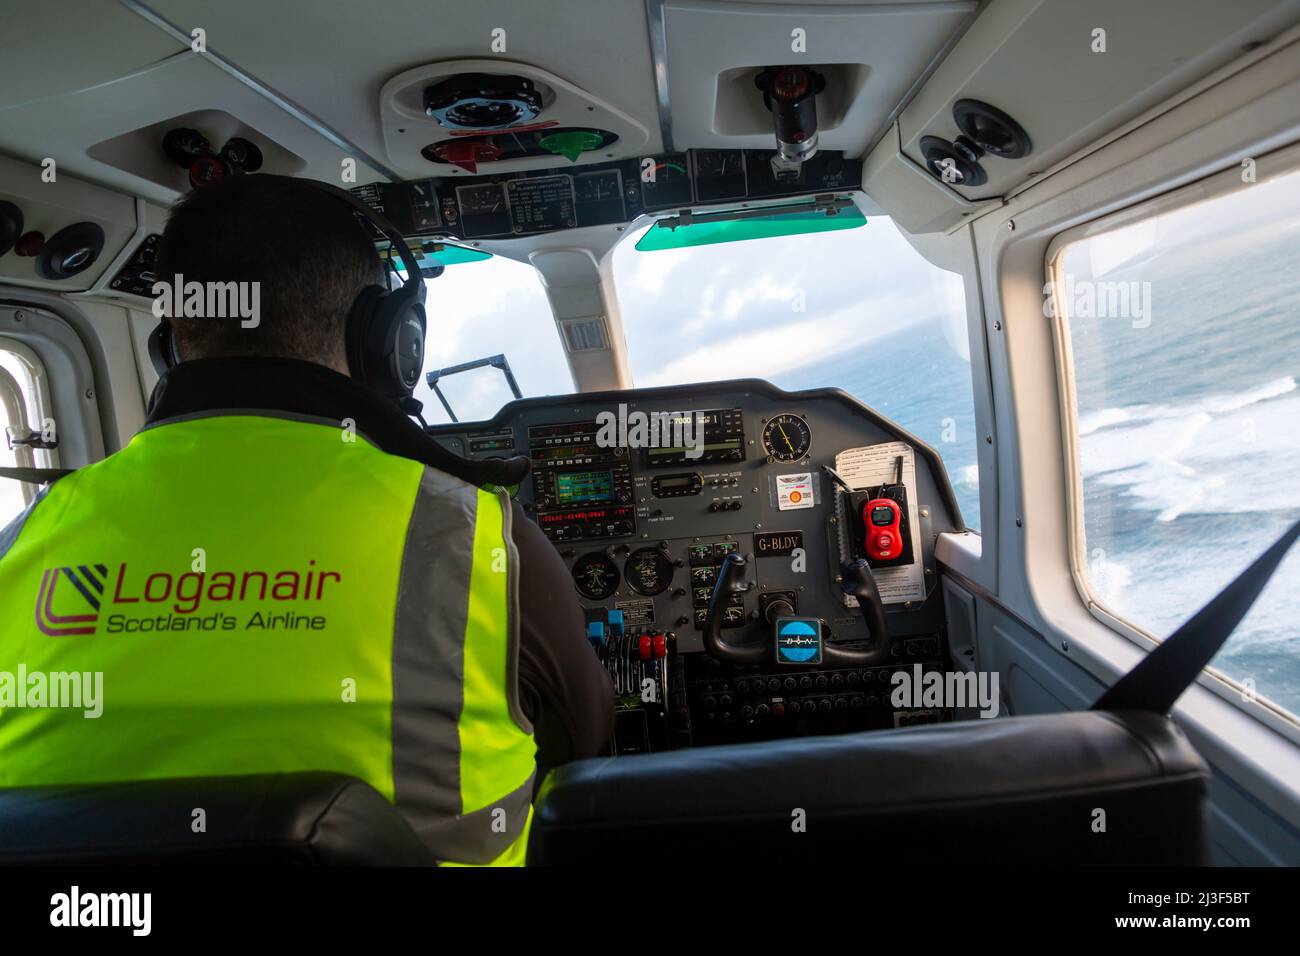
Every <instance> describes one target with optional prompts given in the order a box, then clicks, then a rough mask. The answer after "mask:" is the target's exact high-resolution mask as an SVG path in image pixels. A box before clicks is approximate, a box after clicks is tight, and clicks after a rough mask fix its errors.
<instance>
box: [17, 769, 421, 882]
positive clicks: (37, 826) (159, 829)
mask: <svg viewBox="0 0 1300 956" xmlns="http://www.w3.org/2000/svg"><path fill="white" fill-rule="evenodd" d="M433 862H434V861H433V859H432V858H431V857H430V855H429V852H428V851H427V850H426V849H425V848H424V846H423V845H422V844H421V842H420V839H419V838H418V837H417V836H416V835H415V832H414V831H413V830H412V829H411V828H410V826H408V825H407V823H406V821H405V820H404V819H403V818H402V816H401V814H400V813H399V812H398V811H397V808H396V807H394V806H393V805H392V804H391V803H389V802H388V801H387V800H386V799H384V797H383V796H382V795H381V794H380V793H379V791H377V790H375V789H374V788H373V787H372V786H370V785H369V784H368V783H365V782H364V781H361V780H358V779H356V778H355V777H349V776H347V775H345V774H340V773H323V772H306V773H270V774H256V775H250V776H231V777H194V778H188V779H176V780H142V781H137V782H130V783H96V784H82V785H76V786H52V787H15V788H12V789H0V865H2V866H14V865H21V864H39V865H84V864H173V865H185V864H207V865H211V864H217V865H221V864H238V865H268V864H270V865H277V864H278V865H285V864H290V865H305V866H335V865H345V866H368V865H375V866H379V865H387V866H393V865H413V866H420V865H425V866H427V865H431V864H432V863H433Z"/></svg>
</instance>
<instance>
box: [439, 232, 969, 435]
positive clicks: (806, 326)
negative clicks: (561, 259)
mask: <svg viewBox="0 0 1300 956" xmlns="http://www.w3.org/2000/svg"><path fill="white" fill-rule="evenodd" d="M640 234H641V233H640V232H639V231H638V232H634V233H631V234H630V235H629V236H628V238H627V239H625V240H624V241H623V242H622V243H621V244H620V245H619V247H618V248H617V249H616V250H615V252H614V259H613V270H614V279H615V285H616V288H617V290H618V298H619V306H620V309H621V311H622V315H623V324H624V331H625V333H626V337H627V343H628V349H629V354H630V356H631V362H632V372H633V377H634V380H635V384H636V385H638V386H648V385H666V384H680V383H685V382H699V381H710V380H716V379H723V378H739V377H749V376H757V377H759V378H767V377H770V376H773V375H776V374H778V373H780V372H782V371H785V370H787V369H791V368H797V367H799V366H801V365H806V364H808V363H810V362H814V361H817V360H819V359H823V358H827V357H830V356H833V355H836V354H838V353H841V352H842V351H844V350H845V349H846V348H849V347H853V346H858V345H861V344H863V343H865V342H869V341H871V340H872V339H874V338H877V337H880V336H883V335H887V334H889V333H891V332H895V331H898V330H899V329H902V328H905V327H907V326H909V325H915V324H919V323H923V322H926V321H928V320H931V319H934V318H935V317H937V316H941V315H945V316H948V315H950V316H953V317H954V319H955V321H952V322H949V323H948V327H947V328H945V329H944V332H945V333H946V335H945V337H946V338H948V339H949V340H950V345H951V346H953V347H956V348H958V349H959V350H964V348H965V330H964V327H963V326H962V323H963V322H964V305H963V302H962V299H961V295H962V290H961V283H960V280H957V279H956V277H954V276H951V275H949V274H948V273H945V272H943V271H942V270H939V269H936V268H935V267H933V266H931V265H930V264H929V263H927V262H926V261H925V260H924V259H922V258H921V256H920V254H919V253H917V252H916V251H915V250H914V249H912V247H911V246H910V245H908V243H907V242H906V240H904V239H903V238H902V236H901V235H899V233H898V230H897V229H896V228H895V227H894V226H893V224H892V223H891V222H890V221H889V220H888V219H884V218H879V219H876V218H873V219H871V220H870V221H869V222H868V223H867V224H866V225H865V226H862V227H860V228H858V229H852V230H846V231H838V232H827V233H819V234H813V235H806V236H792V237H788V238H777V239H756V240H751V241H747V242H737V243H728V244H720V245H711V246H700V247H697V248H694V249H673V250H664V251H659V252H638V251H637V250H636V249H635V248H634V247H635V244H636V241H637V239H638V238H639V237H640ZM428 304H429V315H430V333H431V334H430V336H429V342H428V346H427V358H426V366H427V367H428V368H445V367H447V366H450V365H455V364H458V363H460V362H465V361H469V360H471V359H475V358H480V357H483V356H486V355H492V354H495V353H497V352H504V353H505V355H506V358H507V360H508V361H509V362H510V366H511V368H512V369H513V370H514V372H515V375H516V377H517V378H518V380H519V385H520V388H521V390H522V391H523V392H524V394H525V395H542V394H562V393H565V392H569V391H572V390H573V382H572V379H571V378H570V376H569V372H568V366H567V365H566V363H565V361H564V354H563V352H562V350H561V347H560V341H559V338H558V336H557V333H556V331H555V324H554V321H553V320H552V318H551V315H550V309H549V306H548V304H547V302H546V297H545V295H544V293H543V291H542V287H541V283H540V282H539V281H538V278H537V274H536V273H535V272H534V270H533V269H532V268H531V267H529V266H526V265H523V264H521V263H517V262H513V261H511V260H506V259H500V258H495V259H491V260H488V261H485V262H477V263H467V264H464V265H457V266H451V267H449V268H448V269H447V271H446V272H445V273H444V274H443V275H442V276H441V277H439V278H438V279H434V280H432V281H430V283H429V303H428ZM828 384H829V383H828ZM444 391H445V392H446V393H447V394H448V396H449V398H451V399H452V404H453V407H454V408H456V411H457V414H458V415H459V416H460V417H461V419H462V420H470V419H477V418H483V417H487V416H490V415H491V414H492V413H493V412H494V411H496V409H497V408H499V407H500V405H501V404H502V402H504V401H505V400H506V399H508V398H509V393H508V391H507V390H506V387H505V384H504V382H503V380H502V379H501V376H500V373H498V372H496V371H495V370H490V369H489V370H483V371H481V372H472V373H465V374H463V375H461V376H456V377H455V378H453V379H451V380H449V381H448V383H447V385H446V387H445V388H444ZM420 397H422V398H424V399H425V401H426V404H427V406H428V407H427V408H426V417H427V418H428V419H429V421H431V422H433V421H439V422H441V421H446V420H447V418H446V415H445V413H444V412H443V411H442V409H441V407H439V406H438V404H437V400H436V399H435V398H433V397H432V396H431V394H430V395H421V396H420Z"/></svg>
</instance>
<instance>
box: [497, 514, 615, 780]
mask: <svg viewBox="0 0 1300 956" xmlns="http://www.w3.org/2000/svg"><path fill="white" fill-rule="evenodd" d="M513 517H514V521H513V525H514V529H513V536H514V542H515V547H516V548H517V549H518V551H519V618H520V623H519V700H520V704H521V705H522V707H523V711H524V715H525V716H526V717H528V719H529V720H531V721H532V722H533V736H534V739H535V740H536V742H537V763H538V771H539V772H538V780H539V781H540V780H541V777H542V775H543V774H544V773H545V772H546V771H547V770H550V769H552V768H554V767H557V766H559V765H560V764H562V763H567V762H568V761H570V760H579V759H582V758H583V757H594V756H596V755H597V754H599V753H601V752H603V751H604V750H605V748H606V746H607V744H608V742H609V738H610V734H611V732H612V730H613V725H614V689H613V687H612V685H611V684H610V681H609V676H608V675H607V674H606V673H605V670H604V668H603V667H601V666H600V662H599V661H598V660H597V659H596V654H595V652H594V651H592V649H591V645H590V644H588V643H587V638H586V631H587V628H586V623H585V621H584V619H583V616H582V609H581V607H579V605H578V599H577V597H576V596H575V594H574V590H573V578H572V577H570V575H569V571H568V568H566V567H565V566H564V562H563V561H562V560H561V559H560V555H559V554H558V553H557V552H556V550H555V546H554V545H552V544H551V542H550V541H548V540H547V538H546V535H544V534H542V531H541V529H540V528H538V527H537V525H536V524H535V523H534V522H533V521H532V520H531V519H530V518H528V517H527V516H526V515H525V514H524V511H523V509H522V508H520V507H519V505H518V504H517V503H516V504H515V505H514V516H513Z"/></svg>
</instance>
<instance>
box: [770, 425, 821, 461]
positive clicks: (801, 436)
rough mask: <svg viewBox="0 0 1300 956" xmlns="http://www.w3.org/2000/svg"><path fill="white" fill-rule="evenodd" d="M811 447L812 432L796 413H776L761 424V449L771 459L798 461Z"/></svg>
mask: <svg viewBox="0 0 1300 956" xmlns="http://www.w3.org/2000/svg"><path fill="white" fill-rule="evenodd" d="M811 447H812V432H811V431H810V430H809V428H808V423H807V422H806V421H804V420H803V419H802V418H800V417H799V416H798V415H777V416H776V417H774V418H772V419H771V420H770V421H768V423H767V424H766V425H765V426H763V450H764V451H765V452H767V455H768V457H769V458H771V459H772V460H773V461H798V460H799V459H801V458H804V457H806V456H807V454H808V449H809V448H811Z"/></svg>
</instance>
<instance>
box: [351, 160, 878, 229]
mask: <svg viewBox="0 0 1300 956" xmlns="http://www.w3.org/2000/svg"><path fill="white" fill-rule="evenodd" d="M771 157H772V151H771V150H757V149H746V150H740V149H696V150H689V151H687V152H685V153H671V154H667V155H663V156H647V157H644V158H643V159H628V160H620V161H616V162H609V163H593V164H584V165H582V166H576V167H575V166H562V167H556V168H553V169H541V170H530V171H526V172H515V173H497V174H492V175H487V176H459V175H456V176H452V175H443V176H439V177H437V178H433V179H421V180H413V181H410V182H401V183H374V184H371V185H367V186H358V187H356V188H354V189H353V190H352V192H353V194H355V195H356V196H357V197H358V198H360V199H362V200H363V201H365V202H367V203H369V204H370V205H371V206H372V207H373V208H375V209H376V210H378V211H379V212H381V213H383V214H384V215H385V216H386V217H387V218H388V219H389V221H391V222H392V223H393V225H394V226H395V227H396V228H397V229H398V231H400V232H401V233H402V234H403V235H405V236H412V237H414V236H432V235H439V236H451V237H455V238H459V239H467V240H469V239H511V238H515V237H520V236H531V235H537V234H540V233H547V232H557V231H561V230H565V229H578V228H582V227H585V226H603V225H617V224H622V223H627V222H631V221H633V220H634V219H636V218H637V217H638V216H640V215H642V214H644V213H647V212H655V211H658V210H665V209H675V208H680V207H686V206H694V205H708V204H710V203H723V202H734V201H737V200H745V199H775V198H781V197H784V196H791V197H793V196H805V195H808V194H809V193H816V192H825V191H830V190H841V191H842V190H852V189H857V188H858V187H859V186H860V185H861V181H862V163H861V161H860V160H849V159H846V158H845V157H844V154H843V153H839V152H835V151H832V150H822V151H820V152H818V153H817V154H816V155H815V156H813V157H812V158H811V159H809V160H808V161H807V162H805V163H804V164H803V165H802V166H801V167H800V168H799V169H798V170H797V171H795V172H794V173H792V174H791V176H790V177H789V178H785V179H780V180H778V179H777V178H776V177H775V176H774V175H773V173H772V167H771V162H770V160H771ZM446 170H447V172H449V173H450V172H451V169H450V167H446ZM376 238H378V237H376Z"/></svg>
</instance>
